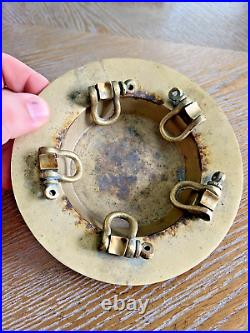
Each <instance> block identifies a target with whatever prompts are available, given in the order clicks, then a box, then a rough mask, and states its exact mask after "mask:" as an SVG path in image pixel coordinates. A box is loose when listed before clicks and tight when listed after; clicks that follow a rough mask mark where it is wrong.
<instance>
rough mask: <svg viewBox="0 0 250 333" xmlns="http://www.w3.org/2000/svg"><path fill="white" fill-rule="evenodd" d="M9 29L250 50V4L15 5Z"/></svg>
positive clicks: (8, 9) (9, 11)
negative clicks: (42, 29)
mask: <svg viewBox="0 0 250 333" xmlns="http://www.w3.org/2000/svg"><path fill="white" fill-rule="evenodd" d="M3 21H4V23H5V24H9V23H10V22H11V24H13V23H14V24H19V25H29V26H37V25H39V26H44V27H51V28H63V29H67V30H74V31H81V32H85V33H112V34H115V35H119V36H125V37H128V36H130V37H138V38H147V39H162V40H166V41H171V42H176V43H187V44H194V45H202V46H211V47H219V48H226V49H233V50H237V51H246V50H247V3H244V2H242V3H237V2H235V3H234V2H225V3H224V2H222V3H213V2H208V3H199V2H189V3H185V2H180V3H164V2H162V3H154V2H151V3H138V2H137V3H133V2H132V3H119V2H118V3H100V2H99V3H86V2H85V3H84V2H79V3H68V2H60V3H50V2H42V3H25V2H24V3H13V4H10V3H8V4H4V5H3Z"/></svg>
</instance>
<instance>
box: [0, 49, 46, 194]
mask: <svg viewBox="0 0 250 333" xmlns="http://www.w3.org/2000/svg"><path fill="white" fill-rule="evenodd" d="M48 83H49V81H48V80H47V79H46V78H45V77H44V76H42V75H41V74H39V73H37V72H35V71H34V70H33V69H31V68H30V67H28V66H27V65H25V64H24V63H22V62H21V61H19V60H17V59H15V58H13V57H12V56H10V55H8V54H4V53H3V54H2V145H3V146H2V188H3V189H9V188H10V187H11V179H10V162H11V154H12V146H13V141H14V140H13V139H15V138H17V137H19V136H21V135H24V134H27V133H29V132H32V131H33V130H35V129H37V128H39V127H40V126H42V125H43V124H44V123H46V122H47V121H48V119H49V108H48V105H47V103H46V102H45V101H44V100H43V99H42V98H41V97H39V96H36V95H37V94H39V93H40V92H41V91H42V90H43V89H44V88H45V87H46V86H47V85H48Z"/></svg>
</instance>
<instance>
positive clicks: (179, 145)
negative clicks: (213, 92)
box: [12, 59, 242, 285]
mask: <svg viewBox="0 0 250 333" xmlns="http://www.w3.org/2000/svg"><path fill="white" fill-rule="evenodd" d="M127 78H133V79H135V80H136V81H138V82H139V83H140V87H138V89H136V90H135V91H133V90H132V92H131V93H128V94H127V95H126V96H122V95H120V105H121V113H120V116H119V118H118V119H117V121H116V122H115V123H113V124H110V125H109V126H98V125H96V124H95V122H94V121H93V118H92V116H91V108H90V104H89V99H88V87H89V86H93V85H95V84H96V82H108V81H117V82H118V81H119V80H122V81H123V82H124V81H125V80H127ZM149 78H150V79H149ZM176 86H177V87H179V88H181V89H182V90H183V91H185V94H186V95H187V96H191V97H192V100H194V101H196V102H197V103H198V105H199V107H200V109H201V110H202V113H204V114H205V115H206V121H205V122H202V123H200V124H199V126H196V127H195V128H194V129H193V130H192V133H191V134H189V135H188V136H187V137H186V138H185V139H184V140H182V141H180V142H174V143H173V142H168V141H167V140H165V139H164V138H163V137H162V136H161V134H160V131H159V123H160V121H161V120H162V119H163V118H164V117H165V116H166V115H167V114H169V113H170V112H171V111H172V110H173V104H172V103H170V101H169V100H168V98H166V93H167V92H168V91H169V90H170V89H171V88H172V87H176ZM41 95H42V97H43V98H45V100H46V101H47V103H48V104H49V106H50V109H51V119H50V122H49V123H48V124H47V125H45V126H44V127H42V128H41V129H40V130H39V131H38V132H35V133H32V134H30V135H27V136H25V137H23V138H20V139H18V140H16V142H15V144H14V149H13V158H12V181H13V189H14V194H15V197H16V201H17V204H18V207H19V209H20V211H21V213H22V215H23V217H24V220H25V222H26V223H27V225H28V226H29V228H30V229H31V231H32V233H33V234H34V236H35V237H36V238H37V239H38V241H39V242H40V243H41V244H42V245H43V246H44V247H45V248H46V249H47V250H48V251H49V252H50V253H51V254H52V255H53V256H54V257H55V258H57V259H58V260H59V261H61V262H62V263H63V264H65V265H67V266H68V267H70V268H72V269H73V270H76V271H77V272H79V273H81V274H84V275H87V276H89V277H92V278H95V279H98V280H102V281H105V282H109V283H117V284H123V285H142V284H149V283H155V282H158V281H162V280H165V279H168V278H172V277H174V276H176V275H179V274H181V273H183V272H185V271H187V270H188V269H190V268H192V267H193V266H195V265H196V264H198V263H199V262H200V261H202V260H203V259H204V258H206V257H207V256H208V255H209V254H210V253H211V252H212V251H213V250H214V249H215V248H216V246H217V245H218V244H219V243H220V241H221V240H222V238H223V237H224V236H225V234H226V233H227V231H228V229H229V228H230V226H231V224H232V222H233V219H234V217H235V215H236V212H237V209H238V205H239V201H240V196H241V191H242V165H241V156H240V152H239V148H238V144H237V141H236V139H235V136H234V133H233V130H232V128H231V126H230V124H229V123H228V121H227V119H226V117H225V115H224V114H223V113H222V112H221V111H220V110H219V109H218V107H217V106H216V104H215V102H214V101H213V100H212V99H211V97H209V96H208V95H207V94H206V93H205V92H204V91H203V90H201V88H200V87H198V86H197V85H196V84H195V83H194V82H192V81H190V80H189V79H188V78H186V77H185V76H183V75H181V74H180V73H177V72H175V71H174V70H172V69H170V68H168V67H166V66H163V65H160V64H156V63H153V62H150V61H145V60H140V59H106V60H102V61H101V62H94V63H90V64H87V65H85V66H84V67H82V68H79V69H75V70H73V71H71V72H68V73H66V74H65V75H63V76H62V77H60V78H58V79H57V80H55V81H54V82H52V83H51V84H50V85H49V86H48V87H47V88H46V89H45V90H44V91H43V92H42V94H41ZM99 102H100V103H103V115H104V117H106V116H107V117H109V115H112V112H113V101H112V100H105V101H99ZM192 114H193V113H192V112H191V113H190V115H192ZM184 118H185V117H179V115H178V116H176V117H174V118H171V119H169V120H168V122H167V123H166V124H165V129H166V130H167V131H168V133H171V135H173V136H175V137H176V136H178V135H180V134H181V133H183V131H184V130H185V129H186V128H187V123H186V118H185V119H184ZM218 124H219V126H218ZM211 129H212V130H211ZM41 146H45V147H56V148H58V149H60V150H68V151H72V152H74V153H76V154H77V155H78V156H79V157H80V160H81V164H82V167H83V170H84V176H83V177H82V178H81V179H80V180H79V181H77V182H74V183H66V182H61V183H60V186H61V188H62V191H61V192H60V193H59V196H58V198H57V199H56V200H46V199H45V198H44V196H43V189H42V188H41V187H40V179H39V176H40V175H39V171H38V170H39V168H38V167H37V168H36V167H34V165H37V166H38V160H37V151H38V149H39V147H41ZM232 159H233V161H234V163H233V165H232V163H231V162H232ZM31 162H32V163H31ZM57 162H58V172H60V174H62V175H70V174H73V172H74V170H73V168H74V165H73V163H70V162H71V161H70V159H67V158H66V159H65V160H64V159H62V158H59V159H58V161H57ZM213 170H221V172H223V173H224V174H226V176H227V179H226V181H225V182H224V184H223V191H222V194H221V197H220V200H219V201H218V203H217V205H216V209H214V211H213V218H212V221H211V222H210V223H202V221H201V220H200V218H199V217H198V216H197V217H195V218H194V217H192V218H189V217H188V216H187V215H185V211H184V210H182V209H179V208H176V207H173V205H172V203H171V201H170V199H169V194H170V191H171V189H172V188H173V187H174V186H175V184H176V183H178V182H180V181H192V182H196V183H199V184H207V182H208V180H210V177H211V172H212V171H213ZM196 198H197V194H196V193H192V190H190V189H188V190H186V191H184V192H183V193H181V194H180V197H179V200H180V202H181V203H183V204H188V203H190V202H194V201H195V200H196ZM205 201H206V200H205ZM114 211H122V212H126V213H127V214H129V215H132V216H133V217H134V218H135V219H136V220H137V221H138V233H137V237H139V238H140V239H141V241H142V243H144V246H145V248H146V247H147V245H146V244H145V243H147V242H148V243H150V244H152V247H153V249H154V256H153V257H152V258H150V260H144V259H143V258H138V259H136V260H133V259H131V260H130V259H128V258H125V257H122V256H121V257H119V256H111V255H107V254H105V253H102V252H101V251H97V248H98V245H99V243H100V237H101V236H100V233H101V232H102V226H103V221H104V219H105V217H106V216H107V215H108V214H109V213H110V212H114ZM112 232H113V233H114V236H121V235H125V234H126V232H128V228H127V225H124V224H123V223H122V221H117V222H116V223H115V225H114V226H112ZM139 250H140V249H136V253H138V252H139ZM149 250H150V248H149ZM110 267H112V270H110Z"/></svg>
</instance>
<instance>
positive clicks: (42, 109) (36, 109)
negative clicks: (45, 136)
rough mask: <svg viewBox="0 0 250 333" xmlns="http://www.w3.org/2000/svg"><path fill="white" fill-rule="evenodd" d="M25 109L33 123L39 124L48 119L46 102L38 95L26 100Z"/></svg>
mask: <svg viewBox="0 0 250 333" xmlns="http://www.w3.org/2000/svg"><path fill="white" fill-rule="evenodd" d="M27 110H28V112H29V115H30V118H31V119H32V122H33V123H34V124H35V125H41V124H43V123H45V122H46V121H47V120H48V117H49V109H48V106H47V103H46V102H45V101H43V100H42V99H40V98H39V97H38V98H36V99H33V100H29V101H28V102H27Z"/></svg>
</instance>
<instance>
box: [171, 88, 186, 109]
mask: <svg viewBox="0 0 250 333" xmlns="http://www.w3.org/2000/svg"><path fill="white" fill-rule="evenodd" d="M182 97H183V92H182V91H181V90H180V89H178V88H176V87H174V88H172V89H171V90H169V92H168V98H169V99H170V100H171V102H172V103H173V104H174V105H177V104H178V103H179V102H180V100H181V98H182Z"/></svg>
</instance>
